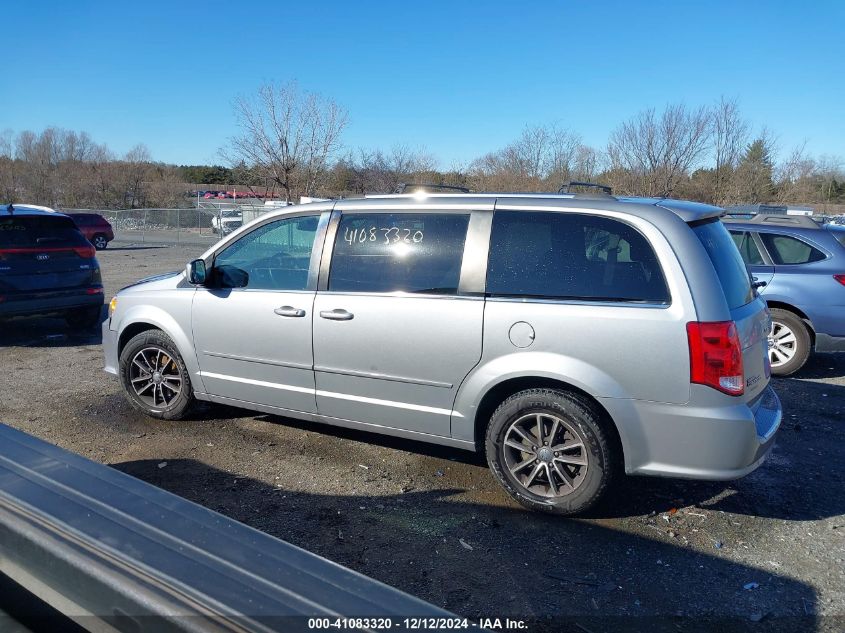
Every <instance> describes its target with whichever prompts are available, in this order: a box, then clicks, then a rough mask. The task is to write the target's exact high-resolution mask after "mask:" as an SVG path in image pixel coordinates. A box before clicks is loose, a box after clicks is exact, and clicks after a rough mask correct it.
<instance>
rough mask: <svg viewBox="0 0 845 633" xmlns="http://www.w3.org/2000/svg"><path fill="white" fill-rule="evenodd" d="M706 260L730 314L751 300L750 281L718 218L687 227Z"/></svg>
mask: <svg viewBox="0 0 845 633" xmlns="http://www.w3.org/2000/svg"><path fill="white" fill-rule="evenodd" d="M690 226H691V227H692V230H693V233H695V236H696V237H697V238H698V240H699V241H700V242H701V244H702V246H704V250H706V251H707V254H708V255H709V256H710V261H711V262H712V263H713V268H715V269H716V275H718V277H719V281H720V282H721V284H722V290H723V291H724V293H725V299H726V300H727V302H728V307H729V308H730V309H731V310H734V309H736V308H739V307H741V306H744V305H745V304H747V303H750V302H751V301H753V300H754V292H753V290H752V289H751V279H750V277H749V275H748V269H747V268H746V267H745V262H743V261H742V256H741V255H740V253H739V249H738V248H737V246H736V244H735V243H734V240H733V239H732V238H731V236H730V233H728V230H727V229H726V228H725V225H724V224H722V223H721V222H720V221H719V219H718V218H713V219H712V220H705V221H703V222H700V223H693V224H691V225H690Z"/></svg>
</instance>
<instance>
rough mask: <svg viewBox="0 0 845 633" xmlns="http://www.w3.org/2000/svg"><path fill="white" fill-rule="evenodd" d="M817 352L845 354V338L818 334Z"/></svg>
mask: <svg viewBox="0 0 845 633" xmlns="http://www.w3.org/2000/svg"><path fill="white" fill-rule="evenodd" d="M816 351H817V352H845V336H830V335H829V334H816Z"/></svg>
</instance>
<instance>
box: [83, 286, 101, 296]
mask: <svg viewBox="0 0 845 633" xmlns="http://www.w3.org/2000/svg"><path fill="white" fill-rule="evenodd" d="M85 293H86V294H89V295H101V294H103V289H102V288H100V287H94V288H88V289H87V290H86V291H85Z"/></svg>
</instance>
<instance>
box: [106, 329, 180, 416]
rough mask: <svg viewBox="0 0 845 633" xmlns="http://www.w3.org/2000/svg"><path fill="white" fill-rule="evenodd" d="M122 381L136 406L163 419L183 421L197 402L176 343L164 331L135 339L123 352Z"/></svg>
mask: <svg viewBox="0 0 845 633" xmlns="http://www.w3.org/2000/svg"><path fill="white" fill-rule="evenodd" d="M120 380H121V383H122V384H123V389H124V391H125V392H126V395H127V397H128V398H129V402H130V404H132V406H133V407H135V408H136V409H138V410H139V411H142V412H144V413H146V414H147V415H149V416H151V417H154V418H158V419H160V420H179V419H181V418H183V417H184V416H185V415H186V414H187V413H188V411H189V410H190V408H191V405H192V404H193V402H194V394H193V390H192V388H191V379H190V377H189V376H188V370H187V369H186V368H185V363H184V361H183V360H182V356H181V355H180V354H179V350H178V349H176V344H175V343H174V342H173V341H172V340H171V339H170V337H169V336H167V335H166V334H165V333H164V332H162V331H160V330H147V331H146V332H141V333H140V334H138V335H137V336H134V337H133V338H132V339H130V340H129V342H128V343H127V344H126V346H125V347H124V348H123V351H122V352H121V353H120Z"/></svg>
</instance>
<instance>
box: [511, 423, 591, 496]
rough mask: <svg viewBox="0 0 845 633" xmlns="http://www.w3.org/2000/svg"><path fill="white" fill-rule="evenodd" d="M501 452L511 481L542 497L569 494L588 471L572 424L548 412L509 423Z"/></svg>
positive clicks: (581, 438) (582, 440)
mask: <svg viewBox="0 0 845 633" xmlns="http://www.w3.org/2000/svg"><path fill="white" fill-rule="evenodd" d="M502 451H503V454H504V460H505V466H506V467H507V469H508V470H509V471H510V474H511V475H512V476H513V478H514V479H515V480H516V481H517V482H519V484H520V485H521V486H522V487H523V488H525V489H526V490H527V491H528V492H531V493H533V494H535V495H539V496H541V497H552V498H553V497H563V496H566V495H568V494H571V493H572V492H573V491H575V490H576V489H577V488H578V486H580V485H581V484H582V483H583V481H584V477H585V476H586V474H587V469H588V468H589V459H588V457H587V450H586V447H585V445H584V438H583V437H582V436H581V434H580V433H578V431H577V430H576V429H575V427H574V426H573V425H572V424H570V423H569V422H567V421H566V420H564V419H563V418H560V417H558V416H556V415H553V414H550V413H529V414H527V415H523V416H522V417H520V418H518V419H517V420H516V421H514V422H513V423H511V425H510V426H509V427H508V430H507V431H506V433H505V436H504V442H503V444H502Z"/></svg>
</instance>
